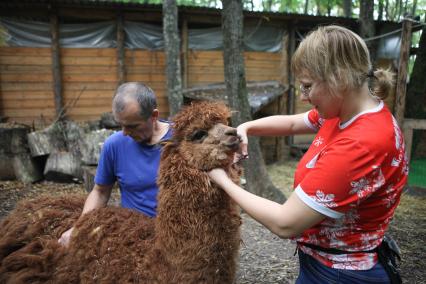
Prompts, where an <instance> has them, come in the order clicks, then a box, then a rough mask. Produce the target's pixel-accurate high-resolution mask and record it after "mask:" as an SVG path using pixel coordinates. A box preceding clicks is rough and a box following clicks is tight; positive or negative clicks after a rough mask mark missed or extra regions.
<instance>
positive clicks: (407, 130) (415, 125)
mask: <svg viewBox="0 0 426 284" xmlns="http://www.w3.org/2000/svg"><path fill="white" fill-rule="evenodd" d="M402 129H403V131H404V139H405V149H406V150H405V151H406V153H407V157H408V159H409V160H410V157H411V147H412V144H413V130H414V129H422V130H426V119H404V121H403V124H402Z"/></svg>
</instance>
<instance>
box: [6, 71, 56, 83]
mask: <svg viewBox="0 0 426 284" xmlns="http://www.w3.org/2000/svg"><path fill="white" fill-rule="evenodd" d="M52 76H53V74H52V73H51V74H43V73H41V74H38V73H30V74H27V73H23V74H22V73H9V74H2V76H1V80H2V84H3V82H53V78H52Z"/></svg>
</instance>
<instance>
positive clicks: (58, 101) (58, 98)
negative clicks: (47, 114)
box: [50, 13, 65, 118]
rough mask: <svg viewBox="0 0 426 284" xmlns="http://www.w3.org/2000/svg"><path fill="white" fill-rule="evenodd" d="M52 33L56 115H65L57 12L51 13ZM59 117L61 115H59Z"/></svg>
mask: <svg viewBox="0 0 426 284" xmlns="http://www.w3.org/2000/svg"><path fill="white" fill-rule="evenodd" d="M50 35H51V40H52V43H51V50H52V76H53V94H54V98H55V112H56V115H57V116H59V115H62V116H65V114H64V113H62V108H63V99H62V76H61V60H60V50H59V49H60V47H59V26H58V16H57V15H56V14H55V13H52V14H51V15H50ZM58 118H59V117H58Z"/></svg>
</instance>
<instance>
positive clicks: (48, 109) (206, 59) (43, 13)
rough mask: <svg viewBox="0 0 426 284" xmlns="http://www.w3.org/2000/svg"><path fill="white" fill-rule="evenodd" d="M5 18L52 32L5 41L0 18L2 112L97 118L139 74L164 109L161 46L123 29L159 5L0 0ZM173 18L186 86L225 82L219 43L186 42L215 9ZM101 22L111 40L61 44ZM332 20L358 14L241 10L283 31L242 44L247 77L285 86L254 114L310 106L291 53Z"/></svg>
mask: <svg viewBox="0 0 426 284" xmlns="http://www.w3.org/2000/svg"><path fill="white" fill-rule="evenodd" d="M4 19H6V20H9V21H15V23H16V22H20V21H27V23H45V25H48V27H49V37H50V39H51V40H50V42H48V43H47V45H46V46H42V47H40V46H38V47H35V46H31V45H25V43H23V44H22V43H20V44H9V43H8V41H7V38H6V37H7V36H8V30H7V28H5V26H4V25H2V26H1V27H0V28H1V29H3V30H2V31H1V33H0V34H3V35H6V36H4V37H3V38H2V39H1V41H0V44H1V46H0V96H1V98H0V117H7V118H8V119H9V120H11V121H17V122H22V123H27V124H31V125H35V126H36V127H37V126H43V125H46V124H49V123H50V122H51V121H52V120H54V119H55V117H56V116H57V115H58V113H60V112H61V110H63V109H64V108H66V109H67V116H68V117H69V118H70V119H73V120H75V121H87V120H95V119H99V117H100V115H101V114H102V113H104V112H108V111H110V110H111V98H112V96H113V94H114V91H115V89H116V87H117V85H118V83H119V82H120V81H141V82H144V83H146V84H147V85H149V86H151V87H152V88H153V89H154V91H155V92H156V95H157V97H158V102H159V109H160V112H161V114H162V116H163V117H168V101H167V96H166V92H165V87H166V83H165V53H164V51H163V50H161V49H156V48H146V47H142V48H139V47H138V46H136V47H135V48H125V47H126V43H124V42H123V41H126V36H125V32H124V29H123V23H125V22H126V21H128V22H129V23H144V24H149V25H151V26H157V27H158V28H159V29H161V25H162V6H161V5H143V4H135V3H116V2H113V1H100V0H99V1H87V0H76V1H67V0H52V1H45V0H21V1H12V0H5V1H1V3H0V21H1V20H4ZM178 21H179V31H180V33H181V43H182V44H181V65H182V82H183V84H184V87H185V88H190V87H194V86H199V85H206V84H211V83H220V82H223V81H224V75H223V74H224V70H223V69H224V68H223V56H222V51H221V50H220V47H219V48H218V47H212V48H210V49H197V48H191V45H190V44H189V43H188V42H189V38H190V36H191V31H192V30H202V29H211V28H220V25H221V10H219V9H212V8H199V7H179V11H178ZM103 22H109V23H110V25H112V26H114V40H115V42H116V43H117V44H116V46H113V47H90V46H86V47H66V46H63V45H62V42H61V33H60V32H59V31H60V27H61V25H66V24H83V25H88V24H93V23H103ZM0 23H1V22H0ZM331 23H334V24H340V25H344V26H347V27H349V28H351V29H353V30H355V31H357V30H358V20H357V19H348V18H341V17H318V16H309V15H296V14H284V13H263V12H245V14H244V26H245V27H250V28H252V30H253V31H256V30H258V29H259V27H272V28H275V29H277V30H280V31H282V34H281V39H280V41H281V42H280V48H279V49H278V50H273V51H254V50H250V49H249V48H248V49H247V50H246V51H245V52H244V57H245V66H246V77H247V80H248V81H265V80H269V81H271V80H273V81H278V82H280V83H281V84H283V85H284V86H287V87H288V88H287V90H288V91H287V92H286V93H285V94H284V96H283V99H281V100H274V101H273V102H271V103H270V104H269V105H268V106H267V107H265V108H263V109H261V110H260V111H259V112H258V113H257V114H256V116H262V115H268V114H276V113H300V112H302V111H305V110H306V109H307V108H308V107H309V106H303V105H301V104H300V103H299V102H298V101H299V100H298V99H297V88H294V86H295V85H296V83H295V81H294V80H295V79H294V78H293V77H292V76H291V74H290V73H289V58H290V56H291V54H292V52H293V51H294V50H295V48H296V46H297V44H298V41H299V40H300V39H301V37H303V35H304V34H305V33H306V32H308V31H309V30H311V29H312V28H314V27H315V26H317V25H321V24H331ZM30 25H31V24H30ZM399 27H400V24H397V23H391V22H377V23H376V30H377V31H379V32H380V31H383V30H396V29H398V28H399ZM246 36H247V37H249V36H250V35H246ZM123 46H124V47H123ZM121 47H123V48H121ZM379 63H380V64H381V65H385V66H389V65H391V64H392V60H389V59H383V60H382V59H381V60H379ZM393 100H394V98H393V97H390V98H389V99H388V100H387V103H388V105H389V106H390V107H391V109H392V108H393ZM283 106H284V107H283ZM309 140H310V137H301V138H298V139H296V140H295V141H294V143H308V142H309ZM267 143H268V142H266V144H267ZM267 160H271V157H270V158H268V157H267Z"/></svg>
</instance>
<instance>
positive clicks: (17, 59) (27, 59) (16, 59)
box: [0, 55, 52, 66]
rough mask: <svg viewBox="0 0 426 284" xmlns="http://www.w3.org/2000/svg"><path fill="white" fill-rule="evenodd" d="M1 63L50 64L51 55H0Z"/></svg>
mask: <svg viewBox="0 0 426 284" xmlns="http://www.w3.org/2000/svg"><path fill="white" fill-rule="evenodd" d="M0 64H1V65H48V66H51V65H52V57H51V56H20V55H13V56H10V55H7V56H5V55H2V56H0Z"/></svg>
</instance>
